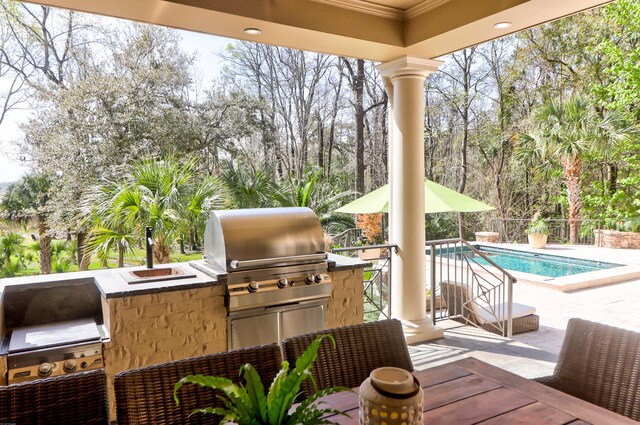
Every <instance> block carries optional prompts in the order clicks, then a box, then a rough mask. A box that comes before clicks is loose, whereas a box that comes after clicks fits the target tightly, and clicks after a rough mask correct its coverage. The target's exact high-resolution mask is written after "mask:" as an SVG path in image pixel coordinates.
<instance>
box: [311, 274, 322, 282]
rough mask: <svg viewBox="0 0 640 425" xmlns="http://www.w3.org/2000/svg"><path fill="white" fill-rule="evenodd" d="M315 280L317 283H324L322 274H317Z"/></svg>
mask: <svg viewBox="0 0 640 425" xmlns="http://www.w3.org/2000/svg"><path fill="white" fill-rule="evenodd" d="M313 280H315V282H316V283H320V282H322V275H321V274H317V275H315V277H314V278H313Z"/></svg>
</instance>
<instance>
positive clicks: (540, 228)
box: [527, 217, 549, 235]
mask: <svg viewBox="0 0 640 425" xmlns="http://www.w3.org/2000/svg"><path fill="white" fill-rule="evenodd" d="M527 234H528V235H531V234H539V235H548V234H549V222H548V221H547V220H545V219H544V218H542V217H535V218H534V219H533V220H531V222H530V223H529V224H528V225H527Z"/></svg>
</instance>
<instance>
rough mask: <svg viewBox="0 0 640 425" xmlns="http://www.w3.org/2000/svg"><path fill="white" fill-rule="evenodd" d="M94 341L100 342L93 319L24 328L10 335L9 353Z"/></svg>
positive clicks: (15, 330)
mask: <svg viewBox="0 0 640 425" xmlns="http://www.w3.org/2000/svg"><path fill="white" fill-rule="evenodd" d="M95 340H98V341H99V340H100V331H99V330H98V326H97V325H96V322H95V320H93V319H80V320H70V321H67V322H58V323H50V324H47V325H36V326H26V327H23V328H16V329H14V330H13V332H12V333H11V340H10V341H9V353H16V352H21V351H28V350H36V349H40V348H46V347H54V346H60V345H69V344H74V343H78V342H87V341H95Z"/></svg>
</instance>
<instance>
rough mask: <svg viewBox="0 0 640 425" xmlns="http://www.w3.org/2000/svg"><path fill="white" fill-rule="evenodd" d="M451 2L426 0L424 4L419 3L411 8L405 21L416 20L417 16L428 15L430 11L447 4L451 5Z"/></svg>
mask: <svg viewBox="0 0 640 425" xmlns="http://www.w3.org/2000/svg"><path fill="white" fill-rule="evenodd" d="M450 1H451V0H426V1H423V2H422V3H418V4H416V5H415V6H412V7H410V8H409V9H407V10H405V12H404V19H411V18H415V17H416V16H419V15H422V14H423V13H427V12H428V11H430V10H433V9H436V8H438V7H440V6H442V5H443V4H445V3H449V2H450Z"/></svg>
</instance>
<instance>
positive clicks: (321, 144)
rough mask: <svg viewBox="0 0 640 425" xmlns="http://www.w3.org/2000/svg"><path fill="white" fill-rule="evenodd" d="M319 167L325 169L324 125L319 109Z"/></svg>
mask: <svg viewBox="0 0 640 425" xmlns="http://www.w3.org/2000/svg"><path fill="white" fill-rule="evenodd" d="M318 167H320V169H321V170H323V171H324V125H323V124H322V117H321V116H320V111H318Z"/></svg>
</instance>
